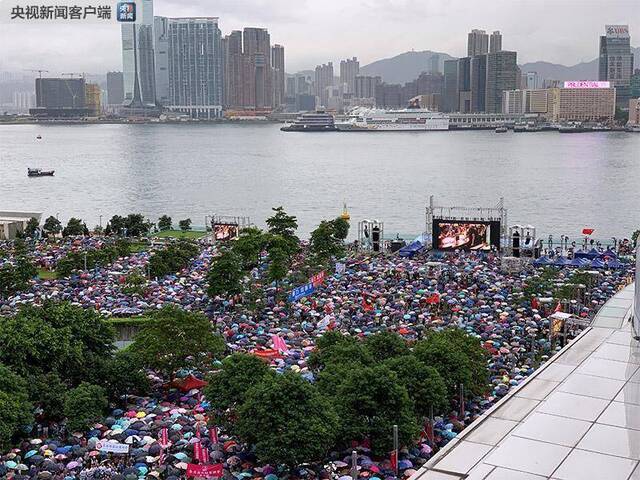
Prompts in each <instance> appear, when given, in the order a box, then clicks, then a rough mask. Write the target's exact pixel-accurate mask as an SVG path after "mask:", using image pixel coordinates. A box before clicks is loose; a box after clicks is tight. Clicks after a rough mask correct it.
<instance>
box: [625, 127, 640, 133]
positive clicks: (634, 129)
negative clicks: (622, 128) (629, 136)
mask: <svg viewBox="0 0 640 480" xmlns="http://www.w3.org/2000/svg"><path fill="white" fill-rule="evenodd" d="M626 131H627V132H631V133H640V125H627V128H626Z"/></svg>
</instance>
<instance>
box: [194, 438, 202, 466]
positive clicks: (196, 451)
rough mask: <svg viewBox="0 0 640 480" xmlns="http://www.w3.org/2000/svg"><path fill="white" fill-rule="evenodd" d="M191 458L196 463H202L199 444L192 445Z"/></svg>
mask: <svg viewBox="0 0 640 480" xmlns="http://www.w3.org/2000/svg"><path fill="white" fill-rule="evenodd" d="M193 458H194V459H195V460H198V462H202V445H200V443H194V444H193Z"/></svg>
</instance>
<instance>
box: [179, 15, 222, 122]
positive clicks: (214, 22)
mask: <svg viewBox="0 0 640 480" xmlns="http://www.w3.org/2000/svg"><path fill="white" fill-rule="evenodd" d="M168 35H169V42H168V54H169V62H168V67H169V70H168V78H169V82H168V83H169V99H170V104H171V105H170V107H171V108H170V109H172V110H175V111H181V112H185V113H189V114H190V115H191V116H195V117H200V118H212V117H216V116H218V115H219V112H220V109H221V107H222V91H223V75H222V45H221V38H220V37H221V35H220V29H219V28H218V18H216V17H187V18H169V19H168ZM211 107H213V108H211Z"/></svg>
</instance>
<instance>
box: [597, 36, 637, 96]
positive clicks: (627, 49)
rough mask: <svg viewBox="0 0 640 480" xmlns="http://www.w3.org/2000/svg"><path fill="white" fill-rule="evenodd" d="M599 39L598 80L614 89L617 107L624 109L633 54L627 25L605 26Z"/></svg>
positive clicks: (629, 86)
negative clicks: (607, 83) (605, 82)
mask: <svg viewBox="0 0 640 480" xmlns="http://www.w3.org/2000/svg"><path fill="white" fill-rule="evenodd" d="M605 32H606V33H605V35H603V36H601V37H600V57H599V64H598V80H600V81H608V82H610V83H611V85H612V86H613V87H615V89H616V100H617V102H618V106H619V107H621V108H626V107H627V106H628V104H629V99H630V98H631V76H632V75H633V52H632V51H631V37H630V35H629V26H628V25H607V26H606V27H605Z"/></svg>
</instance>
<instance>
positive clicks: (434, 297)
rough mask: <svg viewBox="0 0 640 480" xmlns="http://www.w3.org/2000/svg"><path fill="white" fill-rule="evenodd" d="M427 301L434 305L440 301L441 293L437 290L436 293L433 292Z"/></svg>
mask: <svg viewBox="0 0 640 480" xmlns="http://www.w3.org/2000/svg"><path fill="white" fill-rule="evenodd" d="M427 303H428V304H432V305H433V304H437V303H440V294H439V293H437V292H436V293H433V294H431V295H429V296H428V297H427Z"/></svg>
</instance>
